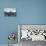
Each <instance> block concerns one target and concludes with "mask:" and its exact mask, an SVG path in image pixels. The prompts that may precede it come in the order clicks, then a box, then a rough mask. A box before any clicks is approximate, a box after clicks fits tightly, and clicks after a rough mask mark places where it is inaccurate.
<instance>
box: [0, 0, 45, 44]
mask: <svg viewBox="0 0 46 46" xmlns="http://www.w3.org/2000/svg"><path fill="white" fill-rule="evenodd" d="M8 7H12V8H14V7H15V8H16V10H17V15H16V17H5V16H4V11H3V10H4V8H8ZM17 24H46V0H0V44H4V43H8V39H7V36H8V34H9V32H17V31H18V30H17ZM16 42H17V40H16Z"/></svg>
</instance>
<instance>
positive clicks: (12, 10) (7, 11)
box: [4, 8, 16, 16]
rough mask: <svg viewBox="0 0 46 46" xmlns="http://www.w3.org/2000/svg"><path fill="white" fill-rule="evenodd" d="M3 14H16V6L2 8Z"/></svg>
mask: <svg viewBox="0 0 46 46" xmlns="http://www.w3.org/2000/svg"><path fill="white" fill-rule="evenodd" d="M4 15H5V16H16V8H4Z"/></svg>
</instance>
